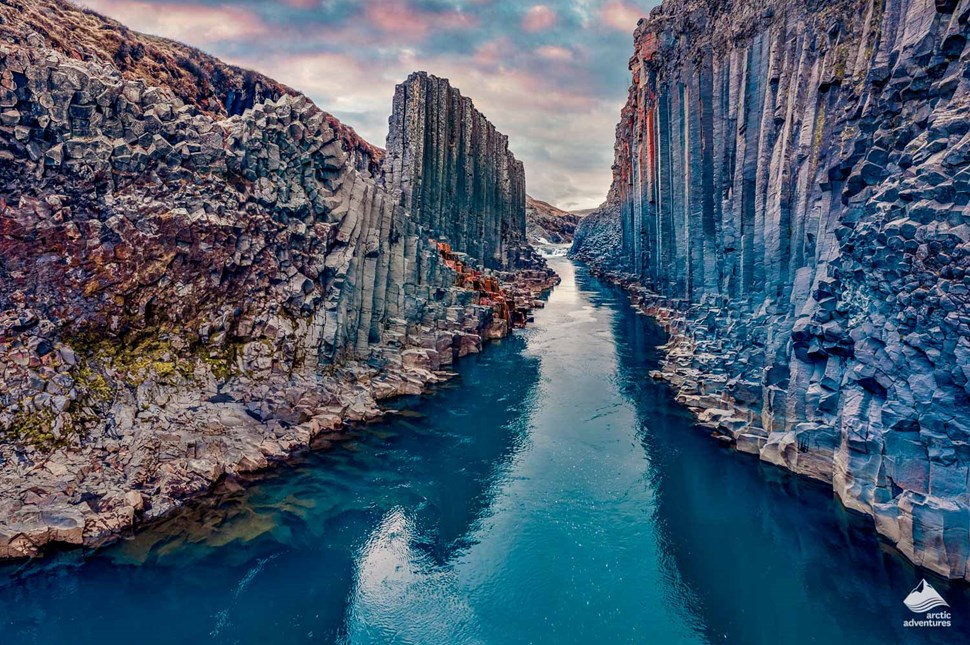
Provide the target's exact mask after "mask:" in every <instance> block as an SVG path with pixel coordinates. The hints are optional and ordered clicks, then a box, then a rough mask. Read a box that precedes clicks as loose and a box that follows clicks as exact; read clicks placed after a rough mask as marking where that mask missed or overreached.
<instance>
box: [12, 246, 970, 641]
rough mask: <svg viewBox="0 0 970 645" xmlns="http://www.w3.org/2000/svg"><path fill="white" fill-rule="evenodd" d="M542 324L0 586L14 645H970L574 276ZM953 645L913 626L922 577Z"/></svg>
mask: <svg viewBox="0 0 970 645" xmlns="http://www.w3.org/2000/svg"><path fill="white" fill-rule="evenodd" d="M553 265H554V266H555V268H556V269H557V270H558V271H559V272H560V274H561V275H562V276H563V283H562V285H560V286H559V287H558V288H557V289H556V290H555V291H554V292H553V294H552V295H551V297H550V299H549V302H548V306H547V308H546V309H544V310H541V311H539V312H537V315H536V324H535V326H533V327H531V328H529V329H527V330H525V331H524V332H522V333H518V334H517V335H516V336H515V337H513V338H510V339H505V340H503V341H501V342H497V343H493V344H492V345H490V346H489V347H488V348H487V349H486V351H485V352H483V353H482V354H481V355H479V356H476V357H472V358H469V359H465V360H463V361H462V362H461V364H460V365H459V368H458V371H459V372H460V376H459V378H458V379H456V380H455V381H453V382H452V383H450V384H448V385H445V386H443V387H441V388H439V389H438V390H437V391H436V392H435V393H434V394H432V395H430V396H426V397H416V398H413V399H408V400H405V401H400V402H398V403H397V404H396V407H398V408H400V410H401V411H402V413H401V414H399V415H395V416H394V417H393V418H392V419H391V420H389V421H387V422H382V423H379V424H372V425H370V426H367V427H365V428H362V429H360V430H359V431H357V432H356V433H355V436H354V438H353V440H352V441H350V442H348V443H346V444H342V445H339V446H337V447H336V448H335V449H333V450H331V451H328V452H319V453H313V454H310V455H307V456H306V457H304V458H302V459H301V460H300V461H298V462H297V463H295V464H292V465H290V466H286V467H284V468H283V469H281V470H280V471H278V472H276V473H274V474H273V475H272V476H271V477H268V478H266V479H264V480H262V481H259V482H257V483H255V484H253V485H250V486H247V487H246V488H245V489H244V490H239V491H235V492H233V493H227V494H225V495H223V496H221V497H219V498H218V499H217V500H215V501H213V502H210V503H208V504H205V505H200V506H199V507H198V508H195V509H194V510H192V511H191V512H187V513H184V514H183V515H181V516H180V517H178V518H175V519H173V520H172V521H169V522H166V523H164V524H162V525H159V526H156V527H154V528H152V529H150V530H148V531H146V532H144V533H142V534H140V535H139V536H138V537H137V538H135V539H133V540H130V541H127V542H125V543H122V544H120V545H118V546H116V547H112V548H109V549H105V550H102V551H100V552H98V553H96V554H93V555H91V554H87V555H85V554H83V553H81V552H77V551H76V552H70V553H63V554H60V555H58V556H56V557H51V558H48V559H46V560H43V561H39V562H36V563H30V564H26V565H20V566H16V565H15V566H6V567H4V568H0V643H3V644H6V643H67V642H71V643H88V642H122V641H125V642H128V641H131V642H140V643H167V642H179V643H200V642H213V643H277V642H281V643H282V642H285V643H292V642H302V641H311V642H312V641H322V642H328V641H335V640H336V641H344V642H354V643H357V642H361V643H366V642H388V641H392V642H414V643H444V642H473V643H506V642H557V643H559V642H583V643H585V642H603V643H613V642H648V643H676V642H737V643H811V642H819V643H840V642H854V643H869V642H885V643H894V642H908V641H921V640H935V641H938V642H967V640H968V637H970V592H968V590H967V587H966V586H962V585H951V584H949V583H947V582H946V581H942V580H940V579H938V578H936V577H932V576H929V575H927V574H925V573H922V572H920V571H918V570H916V569H915V568H914V567H912V566H911V565H909V564H908V563H906V562H905V561H903V560H902V558H901V557H899V556H898V555H897V554H895V553H893V552H892V551H891V550H890V549H888V548H886V547H885V546H883V545H881V544H880V543H879V542H878V541H877V540H876V538H875V537H874V534H873V532H872V529H871V526H870V522H869V521H868V520H867V519H865V518H861V517H857V516H855V515H850V514H848V513H847V512H845V511H844V510H843V509H842V508H841V507H840V506H839V505H838V504H837V503H836V502H835V501H834V500H833V498H832V494H831V491H830V490H829V489H827V488H826V487H825V486H823V485H820V484H816V483H814V482H810V481H807V480H803V479H798V478H795V477H793V476H791V475H789V474H788V473H785V472H784V471H781V470H779V469H776V468H774V467H772V466H769V465H764V464H761V463H760V462H758V461H757V460H756V459H754V458H752V457H749V456H747V455H739V454H735V453H733V452H731V451H730V450H728V449H726V448H724V447H722V446H720V445H719V444H717V442H715V441H713V440H712V439H710V438H709V437H707V436H705V434H704V433H702V432H700V431H698V430H696V429H694V428H693V427H692V425H691V422H690V418H689V416H688V415H687V414H686V412H685V411H684V410H683V408H682V407H681V406H679V405H677V404H676V403H675V402H674V401H673V400H672V398H671V395H670V392H669V390H668V389H667V388H666V387H665V386H664V385H663V384H660V383H656V382H654V381H653V380H652V379H651V378H649V376H648V372H649V371H650V370H651V369H654V368H655V367H656V364H657V360H658V358H659V356H660V353H659V350H657V349H656V346H657V345H658V344H660V343H662V342H663V336H662V332H660V330H658V329H657V327H656V326H655V325H654V324H653V323H651V321H649V320H648V319H647V318H645V317H643V316H640V315H638V314H636V313H634V311H633V310H632V309H631V308H630V307H629V306H627V301H626V298H625V296H624V294H623V293H622V292H621V291H620V290H618V289H616V288H614V287H611V286H608V285H605V284H603V283H601V282H599V281H598V280H596V279H595V278H592V277H591V276H589V274H588V273H587V272H586V270H585V269H584V268H583V267H581V266H578V267H574V265H573V264H571V263H570V262H568V261H566V260H563V259H557V260H554V261H553ZM924 576H925V577H927V579H928V580H929V581H930V582H931V583H932V584H933V585H934V586H935V587H936V589H937V590H938V591H940V593H941V594H942V595H943V597H944V598H945V599H946V600H947V601H948V602H949V603H950V605H951V608H950V612H951V614H952V615H953V621H954V625H953V627H950V628H939V629H935V630H934V629H928V628H924V629H917V628H904V627H903V626H902V623H903V621H904V620H907V619H909V618H911V617H913V616H914V615H913V614H910V613H909V611H908V610H907V609H906V608H905V607H904V606H903V603H902V600H903V598H904V597H905V596H906V595H907V593H908V592H909V591H910V590H911V589H912V588H913V587H914V586H915V585H916V584H917V583H918V582H919V581H920V579H921V578H922V577H924Z"/></svg>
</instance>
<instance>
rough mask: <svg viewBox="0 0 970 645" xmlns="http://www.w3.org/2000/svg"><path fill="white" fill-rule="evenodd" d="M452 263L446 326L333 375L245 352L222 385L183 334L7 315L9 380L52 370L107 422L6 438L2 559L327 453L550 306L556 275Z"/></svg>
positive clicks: (105, 537)
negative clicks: (92, 342) (101, 331)
mask: <svg viewBox="0 0 970 645" xmlns="http://www.w3.org/2000/svg"><path fill="white" fill-rule="evenodd" d="M442 258H443V260H444V261H445V262H446V263H447V264H451V265H452V267H453V268H454V269H455V276H456V277H455V283H456V286H455V287H454V288H453V289H452V294H453V296H454V297H455V298H456V299H457V300H467V301H468V302H467V304H465V305H461V306H459V305H456V306H453V307H452V308H451V311H450V316H449V320H448V322H447V324H439V325H437V326H436V327H435V328H431V327H427V328H423V329H422V330H420V331H419V332H418V334H417V335H416V336H414V337H412V339H411V343H410V344H409V345H408V346H407V347H406V348H400V349H399V350H397V351H391V350H388V351H387V352H386V353H385V356H384V359H385V361H384V362H383V364H381V365H380V366H377V365H375V364H374V363H373V362H370V363H368V362H362V361H350V362H347V363H344V364H342V365H339V366H335V367H334V368H333V369H332V370H329V371H328V372H327V373H326V374H325V376H322V377H321V376H316V377H314V376H307V375H299V376H297V375H291V376H289V377H283V376H282V375H278V374H277V375H266V374H264V375H263V376H262V377H259V376H256V375H255V374H254V373H258V372H259V371H260V370H259V367H258V365H257V364H255V363H256V362H258V360H259V359H258V357H246V356H240V357H238V358H237V360H238V361H239V364H240V365H239V372H240V375H239V376H235V377H232V378H229V379H227V380H225V381H220V380H219V379H218V378H215V377H214V375H212V374H209V373H207V372H208V371H209V369H208V368H209V365H207V361H206V359H204V358H199V357H195V358H192V357H186V356H185V355H182V354H180V353H179V352H177V351H176V350H175V349H174V348H173V347H171V346H167V345H166V343H170V342H177V340H178V337H177V336H176V335H161V336H160V342H156V341H154V340H153V341H149V342H148V343H146V344H142V345H136V346H134V347H130V348H125V349H122V350H115V349H113V348H111V347H109V346H108V345H102V346H96V347H86V348H79V347H77V345H76V344H75V345H72V344H69V342H63V341H61V340H58V339H57V337H56V335H53V334H51V332H52V331H53V330H52V327H51V325H50V323H49V321H39V320H37V319H36V317H35V314H34V312H32V311H29V310H28V311H25V312H23V314H22V315H21V316H19V317H17V318H13V317H12V316H10V315H9V313H8V314H7V315H6V316H5V317H3V318H0V339H2V341H0V350H2V351H0V356H2V357H3V358H4V360H8V359H9V361H10V362H9V363H6V364H5V374H6V375H7V376H8V380H7V382H10V381H11V380H10V379H9V374H10V371H11V370H12V369H18V368H19V369H21V370H22V371H24V372H33V373H37V374H41V375H46V376H49V381H48V383H54V384H58V387H60V388H62V389H63V391H64V392H65V393H67V392H68V391H70V390H71V389H85V390H87V392H86V395H87V396H90V397H92V400H88V401H85V405H90V406H92V407H90V408H89V409H87V410H86V411H85V413H86V414H89V415H91V421H92V422H93V423H97V422H98V421H99V419H100V418H105V419H106V420H107V425H108V428H106V431H105V432H104V435H103V436H102V437H100V438H98V439H97V440H92V437H91V436H90V432H89V431H84V434H83V435H80V436H77V437H73V436H72V437H69V438H68V437H65V436H64V435H63V433H64V432H65V431H66V430H67V429H63V428H62V429H60V431H58V429H57V428H54V429H52V430H50V431H47V430H42V426H41V425H40V422H38V424H37V425H36V426H31V428H30V429H33V430H36V431H37V432H38V433H41V432H43V434H38V435H36V436H24V437H21V439H22V440H21V441H16V442H10V441H5V442H3V443H0V463H2V464H3V470H2V472H0V511H2V512H0V517H2V520H0V558H15V557H25V556H36V555H39V554H40V553H41V552H42V551H43V550H44V549H45V548H46V547H48V546H49V545H51V544H54V543H57V544H62V545H63V544H66V545H86V546H100V545H103V544H105V543H108V542H111V541H114V540H116V539H119V538H120V537H123V536H124V535H127V534H130V533H131V532H132V531H134V530H136V529H137V527H138V526H140V525H142V524H144V523H147V522H150V521H153V520H157V519H159V518H161V517H164V516H166V515H169V514H171V513H172V512H174V511H176V510H177V509H179V508H180V507H182V506H183V505H184V504H185V503H186V502H187V501H189V500H191V499H193V498H196V497H198V496H200V495H204V494H206V493H207V492H209V491H210V490H212V489H213V488H214V487H215V486H217V485H218V484H220V483H221V482H222V481H224V480H225V479H226V478H229V479H233V478H235V477H237V476H240V475H243V474H245V473H251V472H254V471H259V470H262V469H265V468H269V467H271V466H272V465H273V464H274V463H278V462H280V461H283V460H286V459H287V458H289V457H291V456H293V455H295V454H298V453H300V452H302V451H305V450H307V449H310V448H311V447H312V448H314V449H320V448H326V447H327V446H329V445H330V443H331V442H332V441H334V440H337V439H339V438H340V437H341V436H342V434H343V433H344V431H345V430H346V427H347V424H349V423H354V422H366V421H372V420H375V419H377V418H379V417H381V416H382V415H383V414H384V411H383V409H382V408H381V406H380V402H381V401H382V400H385V399H389V398H393V397H396V396H402V395H415V394H421V393H423V392H425V391H426V390H427V389H428V388H429V387H431V386H433V385H434V384H436V383H439V382H441V381H444V380H447V379H449V378H451V377H452V376H453V373H452V372H450V371H448V367H449V366H450V365H451V364H452V363H453V362H454V361H456V360H458V359H460V358H461V357H464V356H468V355H470V354H475V353H478V352H479V351H481V349H482V346H483V344H484V343H486V342H488V341H489V340H493V339H497V338H502V337H504V336H507V335H508V334H509V333H511V332H512V330H513V328H514V327H516V326H524V325H525V323H526V319H527V317H528V316H529V313H530V312H531V309H532V308H533V306H536V305H538V306H542V303H541V301H539V300H538V299H539V297H540V295H541V294H542V293H543V292H544V291H546V290H548V289H550V288H552V287H553V286H554V285H555V284H557V283H558V276H555V274H553V273H551V272H549V271H547V270H523V271H518V272H512V273H498V274H489V275H484V274H482V273H480V272H478V271H475V270H473V269H468V268H465V267H463V266H461V264H460V263H456V262H455V259H454V256H452V255H451V254H450V253H449V252H447V251H443V253H442ZM456 264H457V266H456ZM18 330H19V331H18ZM251 361H254V362H251ZM226 369H231V366H226ZM135 382H137V385H135ZM126 384H127V385H128V386H129V387H128V388H124V387H123V386H124V385H126ZM132 386H133V387H132ZM47 391H48V392H50V391H52V388H51V386H50V385H48V387H47ZM38 396H43V395H38ZM50 396H51V397H53V398H58V399H65V400H66V397H65V396H64V395H58V394H52V395H50ZM55 404H56V405H60V402H59V401H56V402H55ZM94 406H98V407H94ZM63 418H64V417H60V416H54V417H53V419H52V421H53V422H54V423H55V424H56V423H57V422H58V421H59V420H61V419H63ZM61 423H63V421H61ZM19 431H20V432H27V431H28V428H25V427H24V426H20V430H19ZM71 431H72V432H74V431H76V432H82V429H81V428H73V429H71Z"/></svg>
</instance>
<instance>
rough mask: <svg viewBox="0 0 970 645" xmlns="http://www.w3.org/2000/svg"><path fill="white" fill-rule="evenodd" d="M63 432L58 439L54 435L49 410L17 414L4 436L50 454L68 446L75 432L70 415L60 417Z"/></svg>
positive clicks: (52, 414) (51, 415)
mask: <svg viewBox="0 0 970 645" xmlns="http://www.w3.org/2000/svg"><path fill="white" fill-rule="evenodd" d="M62 422H63V424H64V425H63V430H62V433H61V436H60V437H57V436H55V435H54V429H53V427H54V413H53V412H52V411H50V410H44V411H43V412H29V413H28V412H21V413H19V414H17V415H16V416H15V417H14V419H13V423H11V424H10V428H9V429H8V430H7V432H6V434H7V436H8V437H10V438H11V439H13V440H14V441H17V442H19V443H22V444H24V445H26V446H31V447H33V448H36V449H37V450H41V451H43V452H50V451H52V450H55V449H57V448H63V447H64V446H67V445H70V443H71V442H72V440H73V439H74V437H75V436H76V434H77V433H76V432H75V430H74V423H73V420H72V419H71V416H70V415H67V414H65V415H62Z"/></svg>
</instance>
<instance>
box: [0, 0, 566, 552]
mask: <svg viewBox="0 0 970 645" xmlns="http://www.w3.org/2000/svg"><path fill="white" fill-rule="evenodd" d="M51 16H56V17H57V19H56V20H53V19H51ZM133 52H137V56H134V54H133ZM191 53H192V52H191V50H189V49H188V48H186V47H184V46H182V45H179V44H178V43H172V42H170V41H166V40H164V39H159V38H153V37H148V36H143V35H140V34H136V33H135V32H131V31H130V30H127V29H125V28H124V27H122V26H121V25H119V24H118V23H114V22H112V21H109V20H107V19H104V18H101V17H100V16H98V15H97V14H94V13H92V12H89V11H83V10H81V9H79V8H77V7H76V6H74V5H72V4H70V3H67V2H63V1H61V0H41V1H40V2H30V3H24V2H21V1H20V0H15V1H13V2H9V3H4V4H2V5H0V186H2V190H0V195H2V198H0V438H2V441H0V557H18V556H30V555H36V554H37V553H38V552H39V551H40V550H41V549H43V548H44V547H45V546H46V545H48V544H51V543H64V544H87V545H96V544H100V543H103V542H104V541H107V540H110V539H114V538H115V537H117V536H118V535H119V534H121V533H123V532H126V531H129V530H131V529H132V527H133V526H136V525H138V524H139V523H141V522H143V521H146V520H150V519H154V518H157V517H160V516H162V515H164V514H166V513H169V512H171V511H172V510H173V509H175V508H177V507H178V506H180V505H181V504H182V503H183V502H184V501H185V500H186V499H189V498H191V497H193V496H195V495H198V494H201V493H204V492H205V491H207V490H209V489H210V488H211V487H212V486H213V484H214V483H215V482H218V481H219V480H220V479H222V478H224V477H232V476H234V475H235V474H238V473H242V472H248V471H252V470H258V469H260V468H265V467H266V466H268V465H269V464H271V463H272V462H274V461H277V460H281V459H285V458H286V457H287V456H288V455H290V454H292V453H293V452H295V451H299V450H303V449H305V448H306V447H307V446H309V445H310V444H311V442H313V441H314V440H315V439H318V438H320V437H326V435H328V434H330V433H333V432H337V431H339V429H340V428H341V427H342V426H343V424H345V423H346V422H352V421H363V420H368V419H371V418H374V417H375V416H377V415H379V414H380V409H379V406H378V401H380V400H382V399H385V398H387V397H391V396H396V395H400V394H415V393H419V392H421V391H423V390H424V388H425V387H426V386H428V385H430V384H433V383H436V382H438V381H439V380H441V379H442V378H446V377H447V372H446V371H445V370H446V369H447V366H448V365H449V364H451V363H452V361H454V360H456V359H457V358H459V357H461V356H466V355H468V354H470V353H474V352H477V351H479V350H480V348H481V345H482V343H483V342H484V341H487V340H489V339H491V338H499V337H502V336H504V335H507V334H508V333H510V331H511V330H512V329H513V328H514V327H515V326H517V325H522V324H524V323H525V322H527V320H528V317H529V310H530V308H531V307H532V306H534V302H535V301H536V296H537V294H538V293H539V292H541V291H542V290H543V289H546V288H548V287H549V286H551V285H552V284H554V283H555V281H556V277H555V275H554V273H553V272H551V271H550V270H549V269H548V268H547V267H546V266H545V264H544V262H543V261H542V260H541V258H539V257H538V256H537V255H536V254H535V253H534V252H532V251H531V249H530V247H528V245H526V244H525V242H524V237H525V192H524V173H523V171H522V167H521V164H519V163H517V162H516V161H515V159H514V157H512V156H511V153H510V152H509V151H508V148H507V139H506V138H505V136H504V135H502V134H501V133H498V132H496V131H495V129H494V127H493V126H491V124H488V123H487V121H485V119H484V117H483V116H482V115H481V114H479V113H478V112H477V111H475V110H474V107H473V106H472V105H471V101H470V100H467V99H465V98H463V97H462V96H461V95H460V94H459V93H458V91H457V90H455V89H453V88H450V86H448V84H447V81H446V80H444V79H433V81H434V82H428V77H427V75H423V74H417V75H414V76H412V77H411V78H409V79H408V80H407V81H406V82H405V84H403V85H402V87H400V88H399V89H398V97H403V96H405V95H406V96H407V97H408V100H407V101H395V104H394V105H395V110H396V112H395V113H394V114H393V115H392V119H391V123H392V126H393V127H392V131H391V134H390V135H389V142H390V143H391V144H392V146H391V151H392V154H390V155H386V154H385V153H384V151H383V150H381V149H380V148H377V147H375V146H372V145H370V144H368V143H367V142H365V141H363V140H362V139H360V137H359V136H357V135H356V134H355V133H354V132H353V131H352V130H350V129H349V128H347V127H346V126H343V125H342V124H340V123H339V122H338V121H337V120H336V119H334V118H333V117H332V116H331V115H328V114H327V113H325V112H323V111H322V110H320V109H319V108H318V107H317V106H315V105H314V104H313V103H312V102H311V101H310V100H309V99H307V98H306V97H303V96H301V95H299V94H298V93H297V92H296V91H294V90H290V89H289V88H285V87H282V86H280V85H279V84H276V83H274V82H272V81H270V80H269V79H264V78H263V77H260V76H259V75H257V74H254V73H249V72H245V71H244V70H238V69H236V68H233V67H231V66H227V65H225V64H223V63H221V62H220V61H218V60H216V59H213V58H211V57H207V56H204V55H200V56H199V57H193V56H191V55H190V54H191ZM132 56H134V58H132ZM194 61H195V62H194ZM199 61H201V62H199ZM190 77H191V78H195V79H196V81H194V82H190V81H188V80H187V79H188V78H190ZM442 88H444V89H442ZM442 92H443V93H444V94H442ZM445 94H446V95H447V96H448V97H449V100H450V101H452V103H451V104H449V103H448V102H442V101H440V100H438V99H440V98H441V97H442V96H444V95H445ZM454 105H457V106H460V107H461V111H460V113H457V114H456V113H455V112H454V111H449V110H450V107H453V106H454ZM415 106H421V108H422V109H423V110H425V111H424V112H421V114H424V115H425V117H426V118H423V119H413V118H410V117H411V116H413V113H412V112H407V115H405V114H403V113H400V111H401V110H407V109H409V108H414V107H415ZM436 110H444V111H443V112H442V114H441V118H440V119H437V118H436V117H435V115H436ZM405 116H407V118H405ZM428 123H434V124H438V126H440V128H439V131H438V134H439V135H441V136H440V137H439V138H432V139H431V143H430V144H429V146H430V147H428V148H422V149H421V152H420V153H419V154H417V156H415V152H414V150H415V147H414V146H415V142H418V141H424V139H425V134H426V125H427V124H428ZM472 123H474V124H475V128H476V131H479V130H481V131H483V132H484V131H487V132H488V133H489V136H487V137H484V138H483V139H482V141H483V142H484V144H483V145H484V147H481V148H480V147H479V143H481V142H477V141H472V140H471V139H470V138H469V137H465V141H466V144H467V145H466V146H465V147H464V149H463V150H461V151H456V150H453V149H450V148H449V149H448V151H447V152H448V155H450V156H448V157H447V158H448V163H445V164H442V165H440V166H434V168H435V169H436V170H435V172H434V173H432V174H431V175H426V174H425V171H424V170H423V168H424V166H423V165H421V164H418V163H416V162H415V159H423V158H424V157H423V156H424V155H425V154H427V155H428V157H429V158H435V159H437V158H445V156H446V155H445V152H446V151H445V150H444V149H438V148H440V147H441V146H446V145H447V142H448V137H449V136H450V134H451V132H452V130H451V129H449V128H457V129H458V130H460V131H461V132H466V134H467V131H468V127H470V125H468V124H472ZM441 128H443V129H441ZM462 128H464V129H462ZM456 155H457V156H456ZM459 166H461V167H466V168H472V169H474V172H473V173H472V177H473V179H474V180H475V181H474V184H475V186H474V190H472V189H471V187H470V188H469V193H468V194H469V199H470V200H471V201H469V202H468V203H467V204H466V205H467V206H469V207H470V208H471V207H475V206H477V205H480V204H481V203H483V202H481V199H484V197H483V195H485V196H487V200H488V204H489V205H490V206H492V207H490V208H487V209H482V210H481V212H478V213H477V214H476V217H477V218H478V219H476V220H475V225H476V226H481V227H482V228H483V229H484V230H485V231H486V233H485V235H484V236H480V237H477V238H475V239H474V241H475V243H476V244H482V243H484V244H485V247H482V248H479V247H478V246H475V245H471V246H469V245H468V244H470V241H471V240H472V237H470V236H468V235H467V234H464V233H463V231H465V230H466V228H465V227H463V226H462V225H461V224H462V223H461V221H452V220H451V219H448V218H445V217H443V216H442V215H441V214H435V213H434V212H433V211H432V210H430V209H431V207H430V206H429V205H428V203H425V205H424V207H423V210H422V211H421V212H420V213H418V212H416V211H412V209H411V205H413V204H415V203H416V201H415V199H413V196H412V195H411V193H410V191H411V190H412V187H414V186H423V188H422V193H421V195H425V194H426V193H427V194H434V195H440V194H441V192H440V191H441V189H440V185H439V184H438V183H436V182H439V181H440V180H441V178H442V177H453V176H454V173H453V172H452V170H453V169H454V168H457V167H459ZM405 179H406V180H405ZM425 179H426V180H425ZM436 186H437V187H436ZM429 191H430V192H429ZM435 191H437V192H435ZM477 191H482V193H481V194H479V192H477ZM422 203H424V202H422ZM452 215H454V216H455V217H458V218H459V220H461V218H467V217H469V214H468V213H467V212H461V213H454V212H451V211H449V213H448V217H451V216H452ZM445 219H447V220H448V223H449V227H450V228H448V229H447V230H444V229H439V228H437V225H438V224H439V223H440V222H442V221H445ZM486 247H487V248H486ZM483 248H484V249H485V250H486V251H487V254H485V255H483V254H482V253H481V251H482V250H483ZM481 264H489V265H490V266H491V267H492V268H491V269H489V271H486V272H482V271H481V270H479V269H478V268H476V267H478V266H479V265H481ZM324 441H325V439H324Z"/></svg>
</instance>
